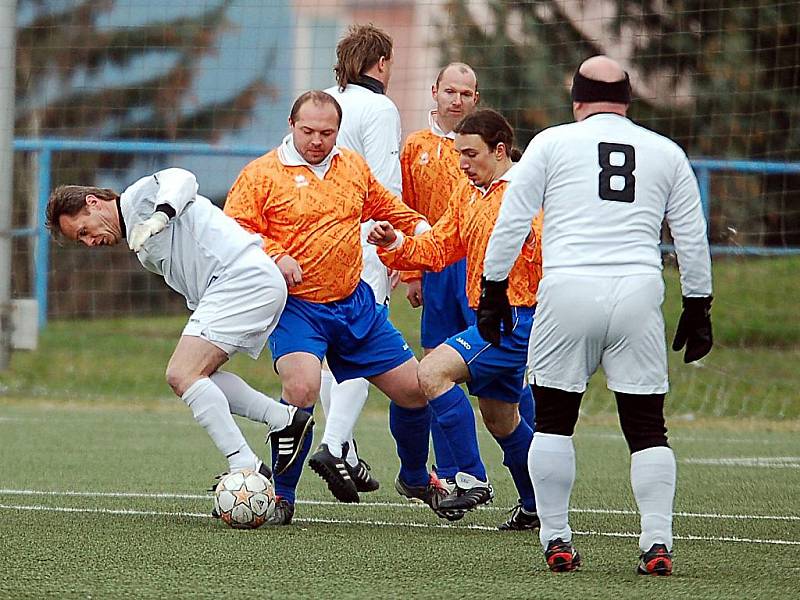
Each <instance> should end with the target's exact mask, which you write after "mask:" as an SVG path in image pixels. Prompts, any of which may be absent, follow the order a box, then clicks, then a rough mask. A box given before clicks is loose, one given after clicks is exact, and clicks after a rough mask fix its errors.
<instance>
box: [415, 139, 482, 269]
mask: <svg viewBox="0 0 800 600" xmlns="http://www.w3.org/2000/svg"><path fill="white" fill-rule="evenodd" d="M458 163H459V154H458V151H457V150H456V149H455V146H454V144H453V140H451V139H450V138H447V137H443V136H441V135H437V134H435V133H434V132H433V131H431V130H430V129H422V130H420V131H415V132H414V133H412V134H411V135H409V136H408V138H406V143H405V144H404V145H403V151H402V152H401V153H400V170H401V172H402V175H403V202H405V203H406V204H408V205H409V206H410V207H411V208H413V209H414V210H416V211H417V212H418V213H421V214H423V215H425V217H426V218H427V219H428V222H429V223H430V224H431V225H433V224H434V223H435V222H436V221H438V220H439V217H441V216H442V215H443V214H444V212H445V211H446V210H447V203H448V201H449V199H450V195H451V194H452V193H453V190H454V189H455V187H456V185H457V184H458V183H459V182H460V181H464V180H466V179H467V176H466V175H464V172H463V171H462V170H461V169H460V168H459V166H458ZM421 276H422V273H420V272H410V273H404V274H403V281H409V280H412V279H419V278H420V277H421Z"/></svg>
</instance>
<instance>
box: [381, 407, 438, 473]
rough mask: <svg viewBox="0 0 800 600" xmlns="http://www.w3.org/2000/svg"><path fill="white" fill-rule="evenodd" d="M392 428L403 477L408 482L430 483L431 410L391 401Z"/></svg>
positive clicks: (390, 421) (390, 422) (390, 417)
mask: <svg viewBox="0 0 800 600" xmlns="http://www.w3.org/2000/svg"><path fill="white" fill-rule="evenodd" d="M389 430H390V431H391V432H392V437H394V441H395V444H396V445H397V456H398V457H399V458H400V479H401V480H402V481H403V483H405V484H406V485H412V486H423V485H428V444H429V439H430V435H431V434H430V431H431V409H430V407H429V406H426V407H424V408H403V407H402V406H398V405H397V404H395V403H394V402H390V403H389Z"/></svg>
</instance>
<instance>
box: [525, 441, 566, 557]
mask: <svg viewBox="0 0 800 600" xmlns="http://www.w3.org/2000/svg"><path fill="white" fill-rule="evenodd" d="M528 472H529V473H530V476H531V481H532V482H533V490H534V492H535V493H536V511H537V513H538V514H539V519H540V521H541V528H540V529H539V540H540V541H541V543H542V548H544V549H547V543H548V542H549V541H550V540H553V539H555V538H561V539H562V540H564V541H565V542H569V541H571V540H572V529H570V526H569V520H568V513H569V497H570V494H571V493H572V485H573V484H574V483H575V447H574V446H573V445H572V436H565V435H554V434H551V433H539V432H536V433H534V434H533V442H532V443H531V448H530V450H529V451H528Z"/></svg>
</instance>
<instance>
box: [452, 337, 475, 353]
mask: <svg viewBox="0 0 800 600" xmlns="http://www.w3.org/2000/svg"><path fill="white" fill-rule="evenodd" d="M456 341H457V342H458V343H459V344H461V345H462V346H464V348H465V349H467V350H472V346H471V345H470V343H469V342H468V341H467V340H465V339H463V338H460V337H457V338H456Z"/></svg>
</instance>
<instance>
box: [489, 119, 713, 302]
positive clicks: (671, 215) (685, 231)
mask: <svg viewBox="0 0 800 600" xmlns="http://www.w3.org/2000/svg"><path fill="white" fill-rule="evenodd" d="M509 179H510V183H509V186H508V189H507V190H506V192H505V195H504V196H503V203H502V205H501V208H500V214H499V216H498V219H497V223H496V225H495V228H494V231H493V232H492V235H491V237H490V238H489V244H488V246H487V249H486V258H485V260H484V270H483V272H484V275H485V276H486V278H487V279H489V280H492V281H500V280H502V279H504V278H505V277H506V276H507V275H508V272H509V271H510V270H511V266H512V265H513V264H514V261H515V260H516V257H517V255H518V254H519V251H520V248H521V247H522V243H523V241H524V240H525V237H526V236H527V235H528V233H529V232H530V222H531V219H532V218H533V216H534V215H535V214H536V213H537V212H538V211H539V209H540V208H543V209H544V229H543V233H542V265H543V272H544V276H545V277H546V276H547V273H548V272H553V271H559V272H567V273H572V274H576V275H591V276H624V275H633V274H640V273H651V272H654V271H656V272H659V271H660V270H661V268H662V262H661V252H660V249H659V240H660V234H661V223H662V221H663V220H664V219H665V218H666V221H667V225H668V227H669V230H670V233H671V234H672V237H673V240H674V242H675V251H676V253H677V256H678V266H679V269H680V273H681V289H682V293H683V295H684V296H708V295H710V294H711V258H710V253H709V248H708V239H707V238H706V221H705V218H704V216H703V211H702V207H701V204H700V192H699V189H698V186H697V179H696V178H695V175H694V173H693V171H692V168H691V166H690V164H689V160H688V158H687V157H686V154H685V153H684V152H683V150H681V148H680V147H679V146H678V145H677V144H675V143H674V142H673V141H672V140H670V139H669V138H666V137H664V136H662V135H659V134H657V133H655V132H653V131H650V130H648V129H645V128H644V127H640V126H638V125H636V124H635V123H633V122H632V121H631V120H630V119H628V118H626V117H623V116H620V115H616V114H610V113H602V114H596V115H593V116H591V117H589V118H587V119H584V120H582V121H580V122H576V123H570V124H567V125H559V126H557V127H551V128H549V129H546V130H544V131H542V132H541V133H539V134H538V135H537V136H536V137H534V138H533V140H531V143H530V144H529V145H528V147H527V149H526V150H525V153H524V154H523V156H522V159H521V160H520V161H519V163H517V164H516V165H514V167H512V170H511V171H509Z"/></svg>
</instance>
